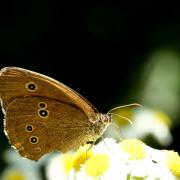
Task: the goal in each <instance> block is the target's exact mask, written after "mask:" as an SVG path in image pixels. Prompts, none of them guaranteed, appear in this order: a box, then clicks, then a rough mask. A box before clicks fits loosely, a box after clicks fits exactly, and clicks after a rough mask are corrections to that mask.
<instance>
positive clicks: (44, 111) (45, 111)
mask: <svg viewBox="0 0 180 180" xmlns="http://www.w3.org/2000/svg"><path fill="white" fill-rule="evenodd" d="M38 114H39V116H40V117H42V118H46V117H48V111H47V110H42V109H40V110H39V111H38Z"/></svg>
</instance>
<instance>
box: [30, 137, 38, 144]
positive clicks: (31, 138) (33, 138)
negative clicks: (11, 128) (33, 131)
mask: <svg viewBox="0 0 180 180" xmlns="http://www.w3.org/2000/svg"><path fill="white" fill-rule="evenodd" d="M30 142H31V143H32V144H37V143H38V137H36V136H31V137H30Z"/></svg>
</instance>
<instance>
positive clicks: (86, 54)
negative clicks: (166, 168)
mask: <svg viewBox="0 0 180 180" xmlns="http://www.w3.org/2000/svg"><path fill="white" fill-rule="evenodd" d="M179 50H180V11H179V6H178V5H176V3H175V2H168V3H167V4H166V2H163V3H160V2H159V4H158V3H157V2H151V3H146V2H144V1H132V2H131V1H126V2H124V1H123V2H118V3H117V2H112V1H111V2H108V1H104V2H103V1H75V2H69V1H54V0H52V1H46V0H43V1H42V0H31V1H21V0H17V1H2V2H1V3H0V68H3V67H5V66H17V67H22V68H26V69H29V70H33V71H36V72H39V73H42V74H45V75H47V76H50V77H52V78H55V79H56V80H58V81H60V82H62V83H64V84H66V85H67V86H70V87H71V88H72V89H74V90H75V91H77V92H78V93H80V94H81V95H82V96H84V97H85V98H86V99H88V100H89V101H90V102H91V103H92V104H93V105H94V106H95V107H96V108H97V109H98V110H99V111H100V112H102V113H106V112H107V111H109V110H110V109H111V108H114V107H116V106H121V105H126V104H130V103H140V104H142V105H143V108H137V109H131V108H130V109H128V108H126V109H124V110H121V112H117V113H124V115H127V116H128V117H130V119H131V120H132V122H133V125H130V124H129V123H127V122H125V121H123V120H122V121H120V120H118V119H116V122H117V124H118V126H119V128H120V131H119V132H120V136H122V137H123V138H129V137H132V138H139V139H142V140H143V141H144V142H145V143H147V144H148V145H150V146H152V147H154V148H159V149H173V150H175V151H179V150H180V145H179V142H178V140H179V139H178V138H179V137H178V136H179V131H180V53H179ZM0 119H1V123H0V128H1V129H0V142H1V143H0V144H1V145H0V173H1V175H0V178H1V179H2V180H6V179H7V180H23V179H22V178H21V176H20V175H19V176H18V175H17V174H16V168H17V167H18V168H19V167H22V166H20V164H23V166H24V167H25V165H24V164H26V165H27V167H28V168H32V167H35V166H37V164H36V165H35V164H33V165H31V164H30V165H29V164H28V163H27V161H24V160H22V161H23V163H22V162H20V161H21V158H20V157H16V156H18V155H17V153H16V152H15V150H12V149H11V148H10V145H9V143H8V140H7V138H6V136H5V135H4V132H3V114H2V112H1V116H0ZM112 131H113V130H112V129H111V128H110V130H109V131H107V135H111V133H112ZM11 150H12V151H11ZM16 158H17V159H18V160H17V159H16ZM38 167H39V168H40V171H38V172H37V176H36V178H37V179H46V177H45V175H44V174H45V172H44V171H45V170H44V164H43V161H42V162H40V163H39V164H38ZM10 168H12V169H13V170H12V169H10ZM8 169H10V170H8ZM19 169H20V170H22V169H21V168H19ZM36 169H38V168H36ZM9 171H10V172H11V173H10V174H12V172H13V171H14V172H15V175H14V176H11V177H10V176H8V172H9ZM22 171H23V172H25V174H28V173H26V171H25V170H24V169H23V170H22ZM28 172H30V170H28ZM34 174H35V173H34ZM22 177H23V176H22ZM27 177H31V178H30V179H32V176H31V175H29V176H27ZM10 178H11V179H10ZM13 178H14V179H13ZM18 178H19V179H18ZM20 178H21V179H20ZM36 178H35V177H34V178H33V179H36ZM24 179H26V178H24Z"/></svg>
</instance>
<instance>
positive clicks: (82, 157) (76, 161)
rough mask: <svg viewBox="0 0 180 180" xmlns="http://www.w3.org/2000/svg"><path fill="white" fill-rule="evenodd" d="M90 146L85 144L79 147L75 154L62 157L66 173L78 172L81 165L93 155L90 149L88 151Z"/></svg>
mask: <svg viewBox="0 0 180 180" xmlns="http://www.w3.org/2000/svg"><path fill="white" fill-rule="evenodd" d="M89 147H90V145H89V144H86V145H84V146H81V147H80V148H79V149H78V150H77V152H76V153H74V154H66V155H63V156H62V158H63V162H64V170H65V172H66V173H68V172H69V171H70V170H71V169H73V168H74V169H75V170H76V171H79V170H80V167H81V165H82V164H84V163H85V162H86V160H87V159H89V157H91V156H92V155H93V151H92V149H89Z"/></svg>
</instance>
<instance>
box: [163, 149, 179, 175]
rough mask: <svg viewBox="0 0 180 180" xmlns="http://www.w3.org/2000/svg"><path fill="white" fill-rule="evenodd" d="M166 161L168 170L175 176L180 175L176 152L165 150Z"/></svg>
mask: <svg viewBox="0 0 180 180" xmlns="http://www.w3.org/2000/svg"><path fill="white" fill-rule="evenodd" d="M166 154H167V162H168V167H169V169H170V171H171V172H172V173H173V174H174V175H175V176H177V177H180V156H179V154H178V153H177V152H174V151H167V152H166Z"/></svg>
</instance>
